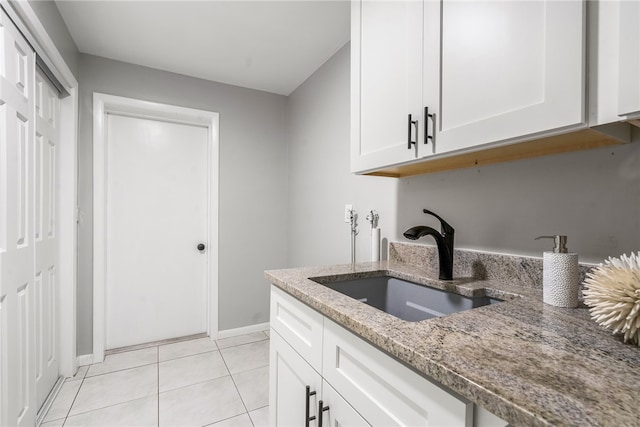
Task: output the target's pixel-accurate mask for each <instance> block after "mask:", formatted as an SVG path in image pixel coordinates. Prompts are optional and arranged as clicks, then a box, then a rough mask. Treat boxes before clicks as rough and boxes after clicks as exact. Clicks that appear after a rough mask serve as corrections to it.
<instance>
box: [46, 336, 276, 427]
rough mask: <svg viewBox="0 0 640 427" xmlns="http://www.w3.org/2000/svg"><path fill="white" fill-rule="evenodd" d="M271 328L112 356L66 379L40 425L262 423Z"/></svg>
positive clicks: (265, 413)
mask: <svg viewBox="0 0 640 427" xmlns="http://www.w3.org/2000/svg"><path fill="white" fill-rule="evenodd" d="M268 404H269V333H268V332H256V333H252V334H247V335H241V336H237V337H233V338H226V339H221V340H217V341H214V340H210V339H209V338H200V339H194V340H189V341H182V342H178V343H173V344H166V345H160V346H153V347H148V348H143V349H141V350H132V351H127V352H123V353H117V354H111V355H109V356H107V357H106V358H105V361H104V362H103V363H98V364H95V365H91V366H83V367H81V368H80V369H79V370H78V373H77V374H76V376H75V377H73V378H68V379H67V380H66V381H65V383H64V384H63V386H62V389H61V390H60V393H59V394H58V396H57V397H56V399H55V400H54V402H53V404H52V406H51V408H50V409H49V412H48V413H47V415H46V417H45V419H44V422H43V424H42V426H43V427H62V426H65V427H80V426H109V427H117V426H127V427H132V426H159V427H164V426H198V427H200V426H218V427H223V426H228V427H232V426H242V427H244V426H247V427H254V426H255V427H257V426H266V425H267V419H268V412H269V407H268Z"/></svg>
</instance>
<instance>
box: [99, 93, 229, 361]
mask: <svg viewBox="0 0 640 427" xmlns="http://www.w3.org/2000/svg"><path fill="white" fill-rule="evenodd" d="M109 113H112V114H119V115H127V116H133V117H140V118H148V119H154V120H164V121H171V122H173V123H181V124H187V125H197V126H204V127H206V128H207V129H208V140H207V146H208V152H209V158H208V162H207V163H208V164H207V169H208V187H209V194H208V198H209V200H208V208H209V213H208V218H207V220H208V227H207V229H208V235H207V241H208V242H209V250H208V251H207V252H206V255H207V265H208V267H207V283H208V294H209V297H208V309H207V313H208V324H207V332H208V334H209V337H210V338H211V339H216V338H217V337H218V315H217V309H218V171H219V114H218V113H216V112H212V111H204V110H196V109H192V108H185V107H178V106H174V105H168V104H160V103H155V102H149V101H143V100H138V99H133V98H125V97H121V96H114V95H107V94H104V93H98V92H94V94H93V363H99V362H102V361H103V360H104V351H105V344H106V329H105V328H106V321H105V303H106V295H105V292H106V283H107V277H106V272H107V226H106V224H107V218H106V207H107V127H106V120H105V116H106V114H109Z"/></svg>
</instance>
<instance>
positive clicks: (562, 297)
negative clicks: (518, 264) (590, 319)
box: [536, 236, 579, 308]
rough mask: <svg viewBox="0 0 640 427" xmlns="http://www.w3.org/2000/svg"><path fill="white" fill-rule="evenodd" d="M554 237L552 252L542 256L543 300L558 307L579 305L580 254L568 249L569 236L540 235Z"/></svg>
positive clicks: (547, 237)
mask: <svg viewBox="0 0 640 427" xmlns="http://www.w3.org/2000/svg"><path fill="white" fill-rule="evenodd" d="M538 239H553V240H554V247H553V251H552V252H544V253H543V257H542V270H543V271H542V287H543V301H544V302H545V303H546V304H550V305H555V306H556V307H566V308H574V307H577V306H578V292H579V283H578V254H577V253H569V252H568V251H567V236H540V237H536V240H538Z"/></svg>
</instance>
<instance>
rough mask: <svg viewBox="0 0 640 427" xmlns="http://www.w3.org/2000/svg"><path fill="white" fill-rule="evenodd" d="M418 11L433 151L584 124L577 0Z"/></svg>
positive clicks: (460, 4) (434, 6)
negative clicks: (421, 21)
mask: <svg viewBox="0 0 640 427" xmlns="http://www.w3.org/2000/svg"><path fill="white" fill-rule="evenodd" d="M424 14H425V15H424V16H425V17H424V20H425V28H424V34H425V35H424V37H425V53H424V58H425V59H424V103H425V105H426V106H429V108H430V111H432V112H434V113H436V122H435V127H436V144H435V150H436V152H438V153H442V152H449V151H454V150H461V149H465V148H468V147H473V146H479V145H483V144H488V143H493V142H516V141H518V140H521V139H525V138H527V137H528V138H531V135H532V134H536V133H540V132H550V131H551V132H552V131H554V130H560V129H564V130H567V129H570V128H579V127H583V126H584V123H585V5H584V3H583V2H582V1H577V0H571V1H557V0H556V1H554V0H550V1H543V0H536V1H449V0H443V1H440V2H433V1H426V2H425V3H424Z"/></svg>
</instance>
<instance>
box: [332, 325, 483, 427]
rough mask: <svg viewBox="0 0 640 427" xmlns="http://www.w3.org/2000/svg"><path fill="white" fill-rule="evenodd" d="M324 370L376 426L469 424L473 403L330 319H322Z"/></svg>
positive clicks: (471, 418)
mask: <svg viewBox="0 0 640 427" xmlns="http://www.w3.org/2000/svg"><path fill="white" fill-rule="evenodd" d="M323 348H324V350H323V364H322V375H323V376H324V378H325V380H326V381H328V382H329V383H330V384H332V385H333V386H334V387H335V388H336V390H339V391H340V394H342V396H343V397H344V398H345V399H346V400H347V401H348V402H349V403H350V404H351V405H353V406H354V408H357V410H358V412H360V414H361V415H362V416H363V417H364V418H365V419H366V420H368V421H369V422H371V423H372V424H374V425H380V426H425V427H426V426H461V427H462V426H467V427H471V426H472V425H473V404H472V403H471V402H469V401H466V400H463V399H461V398H458V397H455V396H454V395H452V394H450V393H449V392H447V391H445V390H443V389H442V388H441V387H440V386H438V385H436V384H434V383H433V382H431V381H429V380H427V379H426V378H424V377H422V376H420V375H418V374H417V373H416V372H414V371H412V370H411V369H409V368H407V367H406V366H404V365H402V364H401V363H400V362H398V361H396V360H394V359H392V358H391V357H389V356H388V355H386V354H384V353H383V352H381V351H380V350H378V349H376V348H375V347H373V346H372V345H370V344H368V343H366V342H365V341H363V340H362V339H359V338H357V337H356V336H355V335H354V334H352V333H351V332H349V331H347V330H346V329H344V328H343V327H341V326H339V325H338V324H336V323H334V322H332V321H331V320H328V319H325V322H324V343H323Z"/></svg>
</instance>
